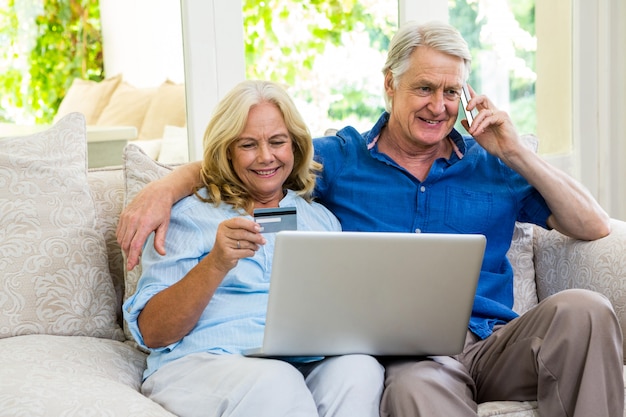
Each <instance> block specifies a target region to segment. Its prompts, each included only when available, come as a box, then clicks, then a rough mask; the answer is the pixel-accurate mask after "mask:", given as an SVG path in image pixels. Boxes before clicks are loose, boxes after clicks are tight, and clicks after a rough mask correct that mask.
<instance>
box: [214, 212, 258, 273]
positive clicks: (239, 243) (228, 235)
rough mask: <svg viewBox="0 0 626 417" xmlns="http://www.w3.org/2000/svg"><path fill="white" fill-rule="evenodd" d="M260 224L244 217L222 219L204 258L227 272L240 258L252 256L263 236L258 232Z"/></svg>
mask: <svg viewBox="0 0 626 417" xmlns="http://www.w3.org/2000/svg"><path fill="white" fill-rule="evenodd" d="M260 231H261V226H259V225H258V223H256V222H254V221H253V220H250V219H247V218H245V217H234V218H232V219H228V220H224V221H223V222H222V223H220V224H219V226H218V227H217V234H216V236H215V245H214V246H213V250H211V253H209V255H208V256H207V257H206V258H205V259H207V258H209V259H208V261H209V262H212V263H213V264H214V266H215V267H216V268H219V269H220V270H221V271H223V272H224V273H227V272H228V271H230V270H231V269H232V268H234V267H235V265H237V261H238V260H239V259H241V258H248V257H250V256H254V253H255V252H256V251H257V250H259V248H260V246H261V245H264V244H265V238H264V237H263V235H262V234H261V233H260Z"/></svg>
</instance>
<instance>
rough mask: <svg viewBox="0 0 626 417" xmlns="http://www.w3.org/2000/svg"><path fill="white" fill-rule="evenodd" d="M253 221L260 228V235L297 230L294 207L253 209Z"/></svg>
mask: <svg viewBox="0 0 626 417" xmlns="http://www.w3.org/2000/svg"><path fill="white" fill-rule="evenodd" d="M254 221H255V222H257V223H258V224H259V225H260V226H261V233H276V232H280V231H281V230H298V222H297V217H296V208H295V207H276V208H262V209H255V210H254Z"/></svg>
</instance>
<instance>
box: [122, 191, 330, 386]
mask: <svg viewBox="0 0 626 417" xmlns="http://www.w3.org/2000/svg"><path fill="white" fill-rule="evenodd" d="M200 195H202V196H203V197H206V195H207V194H206V189H202V190H200ZM279 205H280V207H296V211H297V224H298V230H341V225H340V224H339V221H338V220H337V218H336V217H335V216H334V215H333V214H332V213H331V212H330V211H328V210H327V209H326V208H324V207H323V206H322V205H320V204H318V203H312V204H311V203H308V202H307V201H306V200H304V199H303V198H302V197H299V196H298V195H297V194H296V193H295V192H293V191H288V192H287V194H286V196H285V197H284V198H283V199H282V200H281V202H280V204H279ZM238 216H245V217H247V218H249V219H252V217H251V216H250V215H248V214H245V213H242V212H241V211H237V210H234V209H233V208H232V207H231V206H230V205H228V204H221V205H220V206H218V207H215V206H214V205H213V204H212V203H206V202H203V201H201V200H200V199H199V198H198V197H196V196H195V195H192V196H189V197H187V198H185V199H183V200H181V201H180V202H178V203H177V204H176V205H174V207H173V208H172V216H171V220H170V226H169V228H168V231H167V237H166V239H165V245H166V247H165V249H166V253H167V254H166V255H165V256H161V255H159V254H158V252H156V250H155V249H154V234H152V235H151V236H150V238H149V239H148V240H147V242H146V244H145V246H144V252H143V255H142V259H141V265H142V275H141V278H140V280H139V283H138V285H137V291H136V292H135V294H133V295H132V296H131V297H130V298H129V299H128V300H127V301H126V302H125V303H124V307H123V312H124V319H125V320H126V322H127V323H128V327H129V329H130V332H131V333H132V335H133V337H134V338H135V340H136V341H137V343H138V344H139V345H140V346H142V347H144V348H146V349H148V348H147V346H146V345H145V343H144V340H143V337H142V335H141V332H140V330H139V327H138V325H137V318H138V317H139V313H141V311H142V310H143V308H144V307H145V305H146V304H147V303H148V301H149V300H150V299H151V298H152V297H153V296H154V295H155V294H157V293H158V292H160V291H163V290H164V289H166V288H168V287H170V286H171V285H173V284H175V283H176V282H178V281H179V280H180V279H182V278H183V277H184V276H185V275H186V274H187V273H188V272H189V271H190V270H191V269H192V268H193V267H195V266H196V265H197V264H198V262H200V260H201V259H202V258H204V257H205V256H206V255H207V254H208V253H209V252H210V251H211V250H212V249H213V245H214V244H215V236H216V233H217V228H218V225H219V224H220V223H221V222H223V221H224V220H227V219H230V218H233V217H238ZM264 236H265V239H266V240H267V243H266V244H265V245H263V246H262V247H261V248H260V249H259V250H258V251H257V252H256V254H255V255H254V256H253V257H251V258H243V259H240V260H239V262H238V263H237V266H236V267H235V268H233V269H232V270H230V271H229V272H228V274H227V275H226V276H225V277H224V280H223V281H222V283H221V284H220V286H219V287H218V288H217V290H216V291H215V294H214V295H213V298H212V299H211V301H210V302H209V304H208V305H207V307H206V308H205V310H204V312H203V313H202V315H201V316H200V319H199V320H198V323H197V324H196V326H195V327H194V328H193V329H192V330H191V332H189V334H187V335H186V336H185V337H183V338H182V339H181V340H179V341H178V342H176V343H173V344H171V345H169V346H165V347H162V348H158V349H150V355H149V356H148V364H147V365H148V366H147V369H146V371H145V372H144V379H145V378H147V377H148V376H149V375H151V374H152V373H153V372H155V371H156V370H157V369H159V368H160V367H161V366H163V365H165V364H167V363H169V362H172V361H174V360H176V359H178V358H181V357H183V356H185V355H188V354H191V353H197V352H210V353H215V354H240V353H241V352H242V351H244V350H245V349H249V348H254V347H258V346H260V345H261V343H262V341H263V330H264V327H265V314H266V308H267V299H268V292H269V282H270V272H271V269H272V254H273V253H274V243H275V237H276V234H275V233H267V234H265V235H264ZM294 279H298V277H294Z"/></svg>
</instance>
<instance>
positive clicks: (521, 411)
mask: <svg viewBox="0 0 626 417" xmlns="http://www.w3.org/2000/svg"><path fill="white" fill-rule="evenodd" d="M478 415H479V416H480V417H496V416H498V417H500V416H501V417H505V416H506V417H539V411H538V410H537V402H536V401H493V402H488V403H482V404H478Z"/></svg>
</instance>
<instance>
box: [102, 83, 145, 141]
mask: <svg viewBox="0 0 626 417" xmlns="http://www.w3.org/2000/svg"><path fill="white" fill-rule="evenodd" d="M156 91H157V89H156V88H137V87H134V86H132V85H130V84H128V83H127V82H122V83H120V84H119V85H118V86H117V88H116V89H115V91H114V92H113V95H112V96H111V99H110V100H109V103H108V104H107V106H106V107H105V108H104V109H103V110H102V113H101V114H100V117H99V118H98V121H97V125H98V126H135V127H136V128H137V132H139V129H141V125H142V124H143V120H144V118H145V116H146V112H147V111H148V107H150V103H151V102H152V98H153V97H154V95H155V94H156Z"/></svg>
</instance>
